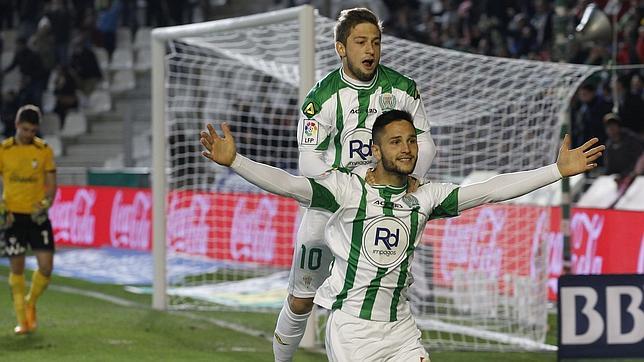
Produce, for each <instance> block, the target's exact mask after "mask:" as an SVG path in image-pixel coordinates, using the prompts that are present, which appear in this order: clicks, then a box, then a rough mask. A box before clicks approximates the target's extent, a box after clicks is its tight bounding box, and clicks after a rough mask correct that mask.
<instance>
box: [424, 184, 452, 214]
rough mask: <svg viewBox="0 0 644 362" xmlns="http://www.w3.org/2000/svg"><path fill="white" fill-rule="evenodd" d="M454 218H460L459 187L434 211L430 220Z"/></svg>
mask: <svg viewBox="0 0 644 362" xmlns="http://www.w3.org/2000/svg"><path fill="white" fill-rule="evenodd" d="M453 216H458V187H457V188H455V189H454V190H452V192H450V193H449V195H447V197H446V198H445V200H443V202H441V203H440V205H438V206H436V207H435V208H434V210H432V213H431V214H430V215H429V220H433V219H440V218H444V217H453Z"/></svg>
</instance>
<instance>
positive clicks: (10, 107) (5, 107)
mask: <svg viewBox="0 0 644 362" xmlns="http://www.w3.org/2000/svg"><path fill="white" fill-rule="evenodd" d="M18 108H20V105H19V104H18V94H16V92H14V91H9V92H7V93H5V94H3V95H2V108H0V119H2V123H3V125H4V130H3V132H2V135H3V136H4V137H3V138H8V137H12V136H13V135H14V134H15V133H16V124H15V120H16V112H18Z"/></svg>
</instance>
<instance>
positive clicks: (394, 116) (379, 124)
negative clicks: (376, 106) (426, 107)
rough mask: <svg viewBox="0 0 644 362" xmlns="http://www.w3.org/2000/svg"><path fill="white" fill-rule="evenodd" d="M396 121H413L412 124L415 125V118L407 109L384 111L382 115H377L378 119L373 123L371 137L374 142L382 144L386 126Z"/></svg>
mask: <svg viewBox="0 0 644 362" xmlns="http://www.w3.org/2000/svg"><path fill="white" fill-rule="evenodd" d="M396 121H407V122H409V123H411V125H412V126H413V125H414V119H413V117H412V116H411V114H410V113H409V112H407V111H401V110H397V109H394V110H391V111H387V112H383V113H382V114H381V115H379V116H378V117H376V121H375V122H374V123H373V127H371V138H372V139H373V141H374V143H376V144H380V141H379V140H380V134H381V133H382V132H383V131H384V129H385V126H387V125H388V124H389V123H392V122H396Z"/></svg>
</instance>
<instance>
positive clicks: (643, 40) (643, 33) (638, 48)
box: [635, 19, 644, 63]
mask: <svg viewBox="0 0 644 362" xmlns="http://www.w3.org/2000/svg"><path fill="white" fill-rule="evenodd" d="M638 29H639V30H638V36H637V43H636V44H635V52H636V53H637V59H638V62H639V63H644V19H642V20H641V23H640V26H639V28H638Z"/></svg>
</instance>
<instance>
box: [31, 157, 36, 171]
mask: <svg viewBox="0 0 644 362" xmlns="http://www.w3.org/2000/svg"><path fill="white" fill-rule="evenodd" d="M31 168H33V169H34V170H35V169H37V168H38V160H37V159H35V158H34V159H33V160H31Z"/></svg>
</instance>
